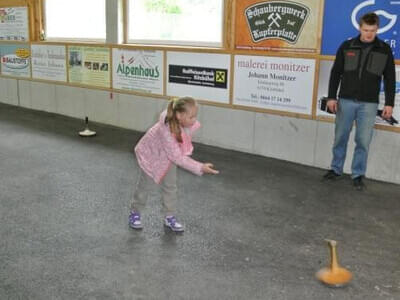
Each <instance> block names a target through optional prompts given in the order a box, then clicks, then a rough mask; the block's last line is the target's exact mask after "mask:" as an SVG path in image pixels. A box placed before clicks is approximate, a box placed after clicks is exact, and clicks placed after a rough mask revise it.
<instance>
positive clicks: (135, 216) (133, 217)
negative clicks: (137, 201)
mask: <svg viewBox="0 0 400 300" xmlns="http://www.w3.org/2000/svg"><path fill="white" fill-rule="evenodd" d="M129 226H130V227H131V228H133V229H142V228H143V225H142V221H141V220H140V213H138V212H136V211H131V214H130V215H129Z"/></svg>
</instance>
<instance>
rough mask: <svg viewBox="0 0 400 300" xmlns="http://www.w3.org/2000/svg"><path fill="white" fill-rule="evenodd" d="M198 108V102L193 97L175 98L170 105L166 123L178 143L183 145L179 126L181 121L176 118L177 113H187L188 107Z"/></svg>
mask: <svg viewBox="0 0 400 300" xmlns="http://www.w3.org/2000/svg"><path fill="white" fill-rule="evenodd" d="M193 106H196V100H194V99H193V98H192V97H187V96H185V97H181V98H173V99H171V100H170V101H169V103H168V108H167V116H166V117H165V123H166V124H167V123H168V124H169V129H170V130H171V133H172V134H173V135H175V137H176V139H177V141H178V142H179V143H182V136H181V126H180V124H179V120H178V118H177V117H176V113H178V112H179V113H184V112H187V110H188V107H193Z"/></svg>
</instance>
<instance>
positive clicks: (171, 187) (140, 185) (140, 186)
mask: <svg viewBox="0 0 400 300" xmlns="http://www.w3.org/2000/svg"><path fill="white" fill-rule="evenodd" d="M154 186H157V184H156V183H155V182H154V180H153V179H152V178H150V177H149V176H148V175H147V174H146V173H145V172H144V171H143V170H142V169H140V173H139V177H138V179H137V182H136V189H135V193H134V194H133V200H132V204H131V210H135V211H137V212H140V211H141V210H142V209H143V208H144V207H145V205H146V202H147V198H148V195H149V193H150V191H151V190H152V189H153V188H154ZM159 186H160V188H161V199H162V204H163V211H164V214H165V215H166V216H174V215H175V213H176V202H177V191H178V189H177V186H176V165H174V164H172V166H171V167H170V169H169V170H168V172H167V174H166V175H165V176H164V178H163V180H162V181H161V183H160V184H159Z"/></svg>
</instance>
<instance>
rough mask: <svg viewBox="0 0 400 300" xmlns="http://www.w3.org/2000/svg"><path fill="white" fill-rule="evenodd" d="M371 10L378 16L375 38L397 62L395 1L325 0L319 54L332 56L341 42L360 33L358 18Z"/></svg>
mask: <svg viewBox="0 0 400 300" xmlns="http://www.w3.org/2000/svg"><path fill="white" fill-rule="evenodd" d="M371 11H374V12H375V13H376V14H377V15H378V16H379V21H380V26H379V30H378V37H379V38H380V39H381V40H384V41H385V42H386V43H388V44H389V45H390V47H391V48H392V50H393V54H394V57H395V59H400V20H399V19H400V1H398V0H325V10H324V23H323V32H322V48H321V54H323V55H335V54H336V51H337V49H338V48H339V46H340V45H341V43H343V42H344V41H345V40H346V39H349V38H352V37H355V36H357V35H358V34H359V31H358V21H359V19H360V17H361V16H362V15H364V14H365V13H367V12H371Z"/></svg>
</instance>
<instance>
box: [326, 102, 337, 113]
mask: <svg viewBox="0 0 400 300" xmlns="http://www.w3.org/2000/svg"><path fill="white" fill-rule="evenodd" d="M326 106H328V109H329V111H330V112H332V113H334V114H336V112H337V100H336V99H328V101H327V102H326Z"/></svg>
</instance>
